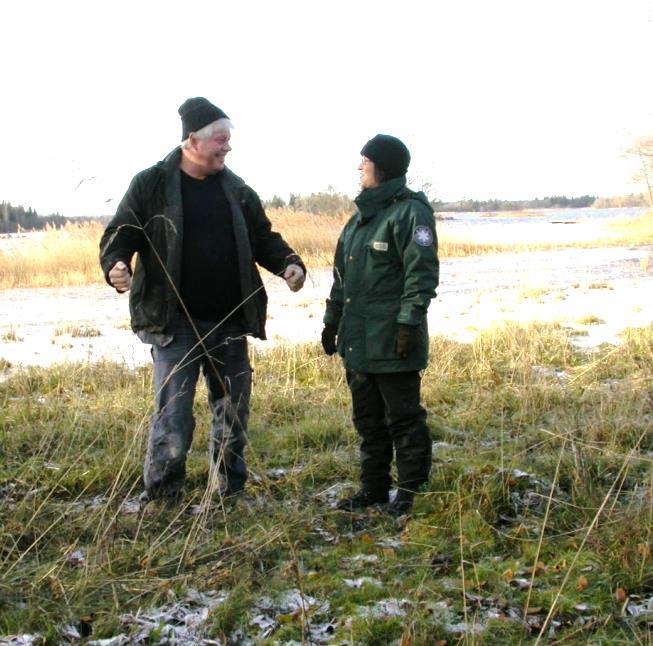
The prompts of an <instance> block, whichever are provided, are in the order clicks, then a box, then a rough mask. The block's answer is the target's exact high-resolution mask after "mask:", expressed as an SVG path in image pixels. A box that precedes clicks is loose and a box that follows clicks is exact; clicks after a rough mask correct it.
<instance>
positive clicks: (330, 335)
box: [322, 325, 338, 356]
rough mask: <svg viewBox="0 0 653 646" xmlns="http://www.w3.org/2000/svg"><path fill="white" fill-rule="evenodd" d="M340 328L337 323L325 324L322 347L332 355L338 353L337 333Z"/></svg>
mask: <svg viewBox="0 0 653 646" xmlns="http://www.w3.org/2000/svg"><path fill="white" fill-rule="evenodd" d="M337 333H338V328H337V327H336V326H335V325H325V326H324V329H323V330H322V347H323V348H324V352H325V353H326V354H328V355H329V356H331V355H332V354H335V353H336V335H337Z"/></svg>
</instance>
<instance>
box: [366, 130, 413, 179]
mask: <svg viewBox="0 0 653 646" xmlns="http://www.w3.org/2000/svg"><path fill="white" fill-rule="evenodd" d="M361 155H363V157H367V158H368V159H369V160H371V161H373V162H374V164H375V166H376V167H377V168H378V169H379V170H381V171H383V173H384V175H385V179H394V178H395V177H401V176H402V175H405V174H406V171H407V170H408V165H409V164H410V153H409V152H408V148H406V145H405V144H404V142H403V141H401V140H400V139H397V137H392V136H391V135H376V137H372V139H370V140H369V141H368V142H367V143H366V144H365V145H364V146H363V149H362V150H361Z"/></svg>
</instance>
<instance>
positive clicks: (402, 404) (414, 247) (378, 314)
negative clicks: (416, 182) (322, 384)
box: [322, 135, 439, 515]
mask: <svg viewBox="0 0 653 646" xmlns="http://www.w3.org/2000/svg"><path fill="white" fill-rule="evenodd" d="M361 155H362V156H363V158H362V161H361V163H360V165H359V167H358V170H359V171H360V186H361V192H360V194H359V195H358V197H357V198H356V200H355V201H356V205H357V207H358V210H357V211H356V213H354V215H353V216H352V217H351V219H350V220H349V222H347V224H346V225H345V227H344V229H343V231H342V233H341V235H340V238H339V240H338V246H337V248H336V254H335V260H334V269H333V275H334V282H333V286H332V288H331V293H330V296H329V298H328V299H327V307H326V313H325V315H324V329H323V331H322V345H323V347H324V351H325V352H326V353H327V354H329V355H331V354H334V353H335V352H336V350H337V351H338V353H339V354H340V356H341V357H342V358H343V361H344V364H345V368H346V372H347V383H348V385H349V389H350V391H351V397H352V404H353V422H354V426H355V427H356V430H357V432H358V434H359V436H360V441H361V443H360V480H361V488H360V490H359V491H358V492H357V493H356V494H354V495H353V496H350V497H347V498H343V499H342V500H340V501H339V502H338V504H337V508H338V509H341V510H345V511H357V510H360V509H364V508H365V507H369V506H370V505H375V504H384V503H388V501H389V491H390V486H391V484H392V479H391V477H390V467H391V464H392V458H393V450H394V451H395V452H396V459H397V476H398V479H397V495H396V497H395V498H394V500H393V501H392V502H391V503H390V504H389V505H388V507H387V510H388V511H389V512H390V513H391V514H393V515H402V514H406V513H408V512H410V511H411V509H412V506H413V498H414V496H415V493H416V492H417V490H418V489H419V487H420V486H421V485H423V484H424V483H425V482H427V481H428V478H429V473H430V469H431V434H430V431H429V428H428V426H427V425H426V411H425V410H424V408H423V407H422V405H421V404H420V384H421V375H420V371H421V370H423V369H424V368H425V367H426V363H427V359H428V330H427V323H426V312H427V309H428V306H429V303H430V302H431V299H432V298H434V297H435V289H436V287H437V285H438V267H439V266H438V257H437V238H436V234H435V219H434V217H433V209H432V208H431V206H430V204H429V203H428V200H427V199H426V196H425V195H424V194H423V193H415V192H414V191H411V190H410V189H408V188H407V187H406V171H407V170H408V165H409V163H410V153H409V151H408V149H407V148H406V146H405V145H404V144H403V142H401V141H400V140H399V139H397V138H396V137H391V136H389V135H376V137H374V138H372V139H370V140H369V141H368V142H367V143H366V144H365V146H363V149H362V150H361Z"/></svg>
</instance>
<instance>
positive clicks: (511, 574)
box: [501, 568, 515, 583]
mask: <svg viewBox="0 0 653 646" xmlns="http://www.w3.org/2000/svg"><path fill="white" fill-rule="evenodd" d="M501 576H503V578H504V579H505V580H506V581H507V582H508V583H510V582H511V581H512V580H513V578H514V576H515V573H514V572H513V571H512V570H511V569H510V568H508V569H507V570H506V571H505V572H504V573H503V574H502V575H501Z"/></svg>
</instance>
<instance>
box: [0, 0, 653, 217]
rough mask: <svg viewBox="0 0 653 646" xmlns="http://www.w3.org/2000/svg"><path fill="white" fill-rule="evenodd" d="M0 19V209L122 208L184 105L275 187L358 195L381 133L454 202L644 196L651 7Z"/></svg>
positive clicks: (415, 173) (542, 5)
mask: <svg viewBox="0 0 653 646" xmlns="http://www.w3.org/2000/svg"><path fill="white" fill-rule="evenodd" d="M0 25H2V29H1V30H0V56H1V58H0V60H1V61H2V74H1V75H0V78H1V79H2V83H3V86H4V87H3V92H2V101H1V105H0V110H1V115H2V119H1V126H0V127H1V135H2V142H3V144H4V151H3V152H4V154H3V155H2V156H1V157H0V200H8V201H10V202H12V203H13V204H23V205H24V206H26V207H27V206H31V207H33V208H35V209H36V210H37V211H38V212H39V213H40V214H42V215H45V214H47V213H51V212H55V211H56V212H60V213H63V214H64V215H98V214H109V213H112V212H113V210H114V209H115V205H116V203H117V201H118V200H119V199H120V198H121V196H122V194H123V193H124V191H125V190H126V188H127V186H128V184H129V181H130V179H131V177H132V176H133V175H134V174H135V173H136V172H138V171H139V170H142V169H143V168H146V167H147V166H150V165H152V164H153V163H155V162H156V161H157V160H159V159H161V158H162V157H163V156H165V154H166V153H167V152H168V151H169V150H171V149H172V148H174V146H176V145H177V144H178V143H179V140H180V136H181V125H180V119H179V116H178V114H177V108H178V106H179V105H180V104H181V103H182V102H183V101H184V99H186V98H188V97H190V96H205V97H207V98H208V99H209V100H211V101H212V102H214V103H215V104H216V105H218V106H220V107H221V108H222V109H223V110H224V111H225V112H226V113H227V114H228V115H229V116H230V117H231V118H232V120H233V122H234V123H235V125H236V129H235V130H234V133H233V138H232V144H233V148H234V150H233V152H232V153H231V155H230V158H229V159H228V162H227V163H228V165H229V166H230V167H231V168H232V170H234V171H235V172H236V173H238V174H239V175H241V176H242V177H243V178H244V179H245V180H246V181H247V182H248V183H249V184H250V185H251V186H252V187H253V188H254V189H255V190H257V191H258V193H259V194H260V195H261V196H262V197H263V198H270V197H272V196H273V195H274V194H277V195H280V196H281V197H283V198H284V199H287V198H288V195H289V193H290V192H293V193H299V194H307V193H310V192H314V191H320V190H324V189H326V188H327V187H328V186H329V185H331V186H333V187H334V188H335V189H336V190H338V191H341V192H345V193H347V194H349V195H352V196H353V195H354V194H355V193H356V191H357V179H358V173H357V171H356V166H357V165H358V162H359V159H360V155H359V151H360V149H361V147H362V145H363V144H364V143H365V141H367V139H369V138H370V137H372V136H373V135H374V134H376V133H377V132H384V133H389V134H393V135H396V136H398V137H400V138H401V139H403V140H404V141H405V143H406V144H407V145H408V147H409V148H410V150H411V152H412V156H413V163H412V164H411V168H410V170H409V178H410V179H411V182H412V184H413V186H416V187H417V188H420V187H421V186H422V185H423V184H424V183H429V184H430V185H431V186H432V190H433V193H432V195H431V196H432V197H435V196H436V195H437V197H439V198H441V199H443V200H455V199H461V198H465V197H473V198H477V199H486V198H508V199H518V198H533V197H543V196H545V195H553V194H566V195H568V196H572V195H581V194H586V193H590V194H595V195H604V196H605V195H612V194H617V193H623V192H632V191H637V192H639V191H640V190H641V189H640V188H639V187H637V186H635V185H634V184H632V183H631V182H630V181H629V179H630V175H631V173H632V164H631V163H630V162H628V161H627V160H625V159H624V158H623V157H622V153H623V151H624V149H625V148H626V147H627V146H628V145H629V144H630V143H631V142H632V141H633V140H634V139H635V138H636V137H637V136H640V135H643V134H647V133H648V134H651V133H653V82H652V76H651V61H652V57H651V43H653V2H652V1H651V0H621V1H619V2H617V0H609V1H608V0H545V1H531V0H514V1H513V0H492V1H488V0H443V1H439V2H418V1H414V0H403V2H397V1H396V0H395V1H393V2H386V1H385V0H373V1H367V0H356V1H354V0H343V1H340V0H330V1H329V2H307V1H306V0H304V1H303V2H300V1H296V2H295V1H290V0H275V1H274V2H273V1H253V0H252V1H247V0H240V1H237V2H229V3H227V2H219V1H213V2H194V1H192V0H186V1H185V2H181V1H179V0H177V1H176V2H168V1H167V0H157V1H156V2H150V1H136V0H130V1H129V2H122V1H118V0H111V1H110V2H106V1H103V0H97V1H88V0H86V1H85V2H72V1H68V2H67V1H66V0H58V1H57V2H52V1H51V0H50V1H48V2H36V1H33V0H21V1H20V2H3V3H2V4H0Z"/></svg>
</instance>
